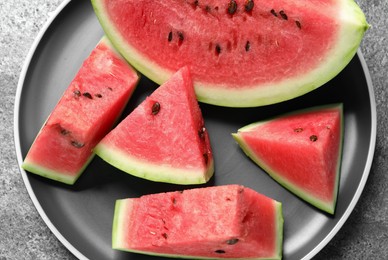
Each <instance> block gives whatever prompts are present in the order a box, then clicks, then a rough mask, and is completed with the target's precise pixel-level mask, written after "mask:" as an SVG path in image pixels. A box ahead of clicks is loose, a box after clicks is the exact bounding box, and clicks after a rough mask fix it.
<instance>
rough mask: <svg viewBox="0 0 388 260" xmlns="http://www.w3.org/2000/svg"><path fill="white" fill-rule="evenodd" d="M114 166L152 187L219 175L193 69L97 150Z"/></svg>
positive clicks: (164, 87) (165, 87) (140, 108)
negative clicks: (163, 183)
mask: <svg viewBox="0 0 388 260" xmlns="http://www.w3.org/2000/svg"><path fill="white" fill-rule="evenodd" d="M95 152H96V154H97V155H99V156H100V157H101V158H102V159H104V160H105V161H107V162H108V163H110V164H112V165H113V166H115V167H117V168H119V169H121V170H123V171H125V172H127V173H129V174H132V175H135V176H137V177H141V178H144V179H148V180H152V181H160V182H168V183H176V184H198V183H205V182H207V181H208V180H209V179H210V178H211V176H212V175H213V173H214V163H213V155H212V150H211V146H210V140H209V135H208V132H207V130H206V128H205V124H204V120H203V117H202V113H201V110H200V107H199V104H198V101H197V100H196V97H195V93H194V89H193V82H192V79H191V76H190V72H189V69H188V68H187V67H184V68H182V69H180V70H179V71H178V72H177V73H176V74H175V75H174V76H173V77H172V78H171V79H170V80H169V81H167V82H166V83H165V84H163V85H162V86H159V87H158V88H157V89H156V90H155V91H154V92H153V93H152V94H151V95H150V96H149V97H147V98H146V99H145V100H144V101H143V102H142V103H141V104H140V105H139V106H138V107H137V108H136V109H135V110H134V111H132V112H131V113H130V114H129V115H128V116H127V117H126V118H125V119H124V120H123V121H122V122H120V124H119V125H118V126H117V127H116V128H115V129H113V130H112V131H111V132H110V133H109V134H108V135H107V136H106V137H105V138H104V139H103V140H102V141H101V142H100V143H99V144H98V145H97V146H96V149H95Z"/></svg>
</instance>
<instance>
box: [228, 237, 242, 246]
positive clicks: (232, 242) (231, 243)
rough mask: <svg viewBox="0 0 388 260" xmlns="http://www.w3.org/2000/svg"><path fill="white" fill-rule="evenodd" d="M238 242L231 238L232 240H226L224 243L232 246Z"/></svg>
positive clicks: (236, 239)
mask: <svg viewBox="0 0 388 260" xmlns="http://www.w3.org/2000/svg"><path fill="white" fill-rule="evenodd" d="M238 240H239V239H238V238H232V239H229V240H227V241H226V243H227V244H228V245H234V244H236V243H237V242H238Z"/></svg>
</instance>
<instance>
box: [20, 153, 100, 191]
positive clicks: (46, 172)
mask: <svg viewBox="0 0 388 260" xmlns="http://www.w3.org/2000/svg"><path fill="white" fill-rule="evenodd" d="M93 158H94V154H92V156H90V158H89V159H88V161H86V162H85V164H84V166H83V167H82V168H81V169H80V170H79V171H78V172H77V173H75V174H74V173H71V174H70V173H66V172H59V171H54V170H52V169H49V168H47V167H42V166H40V165H38V164H35V163H33V162H30V161H28V160H25V161H24V162H23V163H22V168H23V169H24V170H26V171H28V172H31V173H34V174H36V175H39V176H42V177H45V178H48V179H51V180H54V181H59V182H62V183H65V184H69V185H73V184H74V183H75V182H76V181H77V180H78V178H79V177H80V176H81V175H82V173H83V172H84V171H85V169H86V167H87V166H88V165H89V164H90V162H91V161H92V160H93Z"/></svg>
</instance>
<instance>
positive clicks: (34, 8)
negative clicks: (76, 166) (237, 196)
mask: <svg viewBox="0 0 388 260" xmlns="http://www.w3.org/2000/svg"><path fill="white" fill-rule="evenodd" d="M61 2H62V0H50V1H48V0H13V1H0V73H1V76H0V92H1V94H0V116H1V119H0V120H1V121H0V130H1V131H0V142H1V146H0V154H1V156H0V170H1V173H0V209H1V210H0V260H5V259H74V258H75V257H74V256H73V255H72V254H71V253H70V252H69V251H68V250H67V249H66V248H65V247H64V246H63V245H62V244H61V243H60V242H59V240H57V238H56V237H55V236H54V235H53V234H52V233H51V232H50V231H49V229H48V227H47V226H46V225H45V223H44V222H43V220H42V219H41V217H40V216H39V214H38V212H37V211H36V209H35V208H34V206H33V204H32V201H31V199H30V198H29V196H28V193H27V191H26V188H25V186H24V183H23V180H22V177H21V175H20V173H19V170H18V166H17V162H16V156H15V152H14V150H15V149H14V143H13V109H14V99H15V93H16V88H17V83H18V78H19V75H20V71H21V67H22V64H23V62H24V59H25V57H26V55H27V53H28V50H29V49H30V47H31V45H32V43H33V40H34V39H35V37H36V36H37V34H38V32H39V30H40V29H41V28H42V27H43V25H44V23H45V22H46V20H47V19H48V17H49V15H50V12H53V11H54V10H55V9H56V7H57V6H59V5H60V4H61ZM357 2H358V3H359V4H360V6H361V8H362V9H363V10H364V12H365V13H366V16H367V20H368V22H369V23H370V24H371V25H372V27H371V28H370V30H369V31H368V32H367V34H366V36H365V38H364V40H363V42H362V45H361V50H362V52H363V54H364V57H365V60H366V63H367V64H368V67H369V70H370V74H371V77H372V80H373V84H374V91H375V95H376V106H377V117H378V123H377V141H376V151H375V156H374V161H373V166H372V170H371V172H370V176H369V179H368V182H367V184H366V187H365V190H364V192H363V194H362V197H361V199H360V200H359V202H358V204H357V205H356V207H355V210H354V211H353V213H352V214H351V215H350V217H349V219H348V221H347V222H346V223H345V224H344V226H343V228H342V229H341V230H340V231H339V232H338V234H337V235H336V236H335V237H334V238H333V240H332V241H331V242H330V243H329V244H328V245H327V246H326V247H325V248H324V249H323V250H322V251H321V252H320V253H319V254H318V255H317V256H316V257H315V258H314V259H388V222H387V215H388V203H387V202H388V193H387V192H388V191H387V186H388V177H387V176H388V174H387V173H388V89H387V87H388V20H387V19H386V14H387V13H388V5H387V4H386V3H385V1H383V0H369V1H367V0H358V1H357Z"/></svg>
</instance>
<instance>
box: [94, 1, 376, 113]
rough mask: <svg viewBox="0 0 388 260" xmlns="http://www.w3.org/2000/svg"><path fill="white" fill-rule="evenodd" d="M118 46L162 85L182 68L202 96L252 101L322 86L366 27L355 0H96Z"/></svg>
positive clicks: (222, 101) (229, 102) (236, 103)
mask: <svg viewBox="0 0 388 260" xmlns="http://www.w3.org/2000/svg"><path fill="white" fill-rule="evenodd" d="M92 3H93V7H94V10H95V13H96V15H97V17H98V19H99V21H100V23H101V25H102V27H103V29H104V31H105V33H106V34H107V35H108V36H109V38H110V39H111V40H112V42H113V44H114V45H115V46H116V48H117V49H118V50H119V51H120V52H121V53H122V54H123V56H124V57H125V58H126V59H127V60H128V61H129V62H130V63H131V64H133V66H134V67H136V68H137V69H138V70H139V71H140V72H142V73H143V74H144V75H146V76H147V77H149V78H150V79H152V80H154V81H155V82H157V83H159V84H161V83H163V82H165V81H166V80H167V79H168V78H170V76H171V75H172V74H173V73H174V72H175V71H176V70H178V69H179V68H180V67H182V66H184V65H187V66H189V67H190V71H191V72H192V76H193V80H194V86H195V91H196V94H197V98H198V99H199V100H200V101H202V102H206V103H211V104H216V105H221V106H232V107H249V106H260V105H266V104H272V103H276V102H280V101H284V100H288V99H291V98H294V97H297V96H300V95H302V94H304V93H307V92H309V91H312V90H313V89H315V88H317V87H319V86H321V85H323V84H324V83H326V82H327V81H329V80H330V79H332V78H333V77H334V76H336V75H337V74H338V73H339V72H340V71H341V70H342V69H343V68H344V67H345V66H346V65H347V64H348V63H349V61H350V60H351V59H352V57H353V56H354V55H355V53H356V50H357V48H358V46H359V44H360V42H361V40H362V38H363V35H364V32H365V31H366V30H367V28H368V27H369V25H368V23H367V22H366V20H365V16H364V14H363V12H362V11H361V10H360V8H359V7H358V6H357V4H356V3H355V2H354V1H353V0H313V1H297V0H293V1H292V0H291V1H290V0H267V1H253V0H227V1H196V0H190V1H173V0H164V1H145V0H92Z"/></svg>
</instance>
